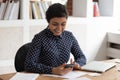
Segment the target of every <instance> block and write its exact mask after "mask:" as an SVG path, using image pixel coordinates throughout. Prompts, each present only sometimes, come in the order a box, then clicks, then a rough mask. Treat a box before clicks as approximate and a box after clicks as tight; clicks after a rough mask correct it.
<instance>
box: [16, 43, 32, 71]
mask: <svg viewBox="0 0 120 80" xmlns="http://www.w3.org/2000/svg"><path fill="white" fill-rule="evenodd" d="M30 44H31V43H26V44H24V45H23V46H21V47H20V48H19V49H18V51H17V53H16V55H15V61H14V65H15V69H16V71H17V72H22V71H24V61H25V58H26V55H27V52H28V50H29V48H30Z"/></svg>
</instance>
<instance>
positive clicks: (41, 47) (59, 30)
mask: <svg viewBox="0 0 120 80" xmlns="http://www.w3.org/2000/svg"><path fill="white" fill-rule="evenodd" d="M67 18H68V14H67V11H66V8H65V6H64V5H62V4H60V3H55V4H53V5H51V6H50V7H49V8H48V10H47V11H46V19H47V22H48V26H47V28H46V29H44V30H43V31H41V32H40V33H38V34H36V35H35V36H34V38H33V40H32V43H31V45H32V46H31V48H30V50H29V52H28V54H27V57H26V60H25V71H27V72H35V73H40V74H58V75H64V74H66V73H68V72H70V71H72V70H73V69H80V67H81V66H83V65H84V64H86V58H85V55H84V54H83V52H82V50H81V49H80V47H79V45H78V42H77V40H76V39H75V37H74V36H73V34H72V33H71V32H69V31H66V30H65V27H66V23H67ZM70 53H72V54H73V56H74V59H75V61H71V64H74V67H73V68H71V67H68V68H65V66H66V63H67V62H68V60H69V58H70Z"/></svg>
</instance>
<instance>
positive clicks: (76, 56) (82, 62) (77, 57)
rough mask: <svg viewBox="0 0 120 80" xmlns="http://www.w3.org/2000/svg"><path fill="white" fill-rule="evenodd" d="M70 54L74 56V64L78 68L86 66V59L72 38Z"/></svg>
mask: <svg viewBox="0 0 120 80" xmlns="http://www.w3.org/2000/svg"><path fill="white" fill-rule="evenodd" d="M71 53H72V54H73V56H74V59H75V62H76V63H78V64H79V65H80V66H83V65H85V64H86V57H85V55H84V54H83V52H82V50H81V48H80V46H79V44H78V42H77V40H76V39H75V37H74V36H73V44H72V48H71Z"/></svg>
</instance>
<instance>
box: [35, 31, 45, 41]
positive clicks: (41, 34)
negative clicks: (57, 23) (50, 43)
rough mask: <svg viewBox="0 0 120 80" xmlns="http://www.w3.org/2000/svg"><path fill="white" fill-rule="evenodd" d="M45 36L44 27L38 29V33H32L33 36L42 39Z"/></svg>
mask: <svg viewBox="0 0 120 80" xmlns="http://www.w3.org/2000/svg"><path fill="white" fill-rule="evenodd" d="M45 36H46V29H44V30H42V31H40V32H39V33H36V34H35V35H34V38H37V39H43V38H44V37H45Z"/></svg>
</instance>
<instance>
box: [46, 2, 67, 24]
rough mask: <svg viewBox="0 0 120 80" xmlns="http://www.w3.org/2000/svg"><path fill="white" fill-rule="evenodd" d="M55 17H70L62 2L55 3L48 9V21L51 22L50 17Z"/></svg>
mask: <svg viewBox="0 0 120 80" xmlns="http://www.w3.org/2000/svg"><path fill="white" fill-rule="evenodd" d="M55 17H66V19H67V18H68V12H67V10H66V7H65V6H64V5H62V4H60V3H54V4H52V5H50V6H49V8H48V9H47V11H46V19H47V21H48V23H49V22H50V19H52V18H55Z"/></svg>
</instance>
